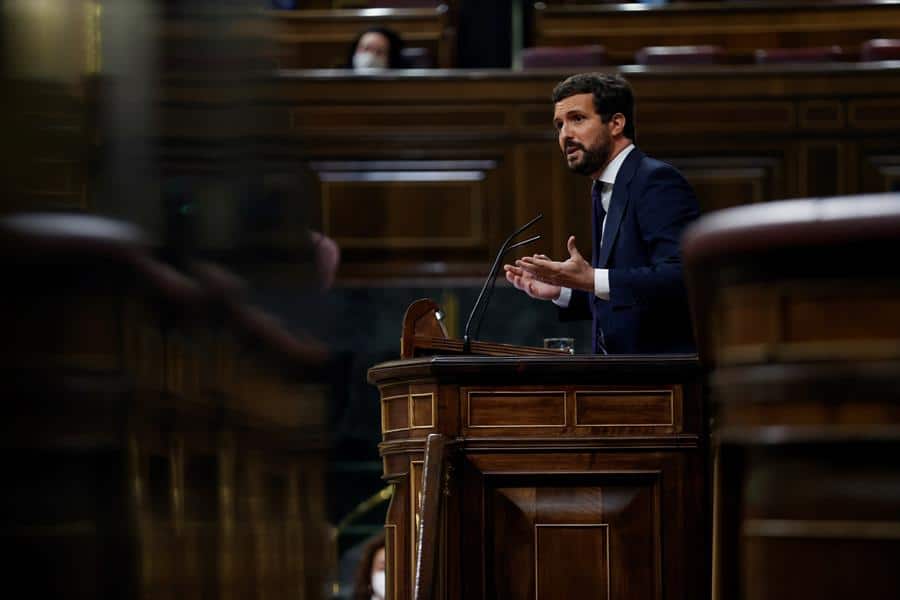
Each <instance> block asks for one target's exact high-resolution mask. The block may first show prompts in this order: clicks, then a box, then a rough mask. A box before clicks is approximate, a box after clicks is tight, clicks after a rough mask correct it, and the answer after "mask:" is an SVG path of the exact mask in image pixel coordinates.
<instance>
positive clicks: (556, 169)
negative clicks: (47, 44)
mask: <svg viewBox="0 0 900 600" xmlns="http://www.w3.org/2000/svg"><path fill="white" fill-rule="evenodd" d="M620 71H621V72H622V74H623V75H625V76H626V77H627V78H628V79H629V80H630V81H631V83H632V85H633V87H634V89H635V93H636V96H637V103H638V110H637V126H638V134H639V135H638V143H639V145H640V147H641V148H642V149H643V150H644V151H646V152H647V153H648V154H650V155H651V156H654V157H657V158H661V159H663V160H667V161H669V162H671V163H673V164H674V165H675V166H676V167H679V168H680V169H682V170H683V172H684V173H685V175H686V176H687V178H688V180H689V181H690V182H691V183H692V184H693V185H694V186H695V188H696V191H697V193H698V197H699V199H700V201H701V205H702V208H703V210H704V211H710V210H714V209H719V208H726V207H729V206H734V205H738V204H744V203H751V202H760V201H769V200H774V199H779V198H790V197H800V196H806V195H810V194H833V193H858V192H862V191H867V190H883V189H885V187H886V186H889V185H893V183H892V182H893V181H895V179H894V175H892V173H893V171H892V169H893V164H894V163H893V162H891V160H890V159H885V158H883V157H887V156H892V155H894V154H897V153H898V149H897V147H896V144H894V143H893V142H892V140H893V139H894V138H896V136H897V133H898V131H900V121H898V120H897V117H896V115H897V114H900V105H898V102H900V100H898V98H900V83H898V82H900V77H897V70H896V68H894V67H892V66H890V64H889V63H880V64H877V65H873V64H846V63H845V64H838V65H806V66H802V67H801V66H794V67H791V68H787V67H782V66H770V65H764V66H755V65H739V66H730V67H723V68H716V67H703V68H699V67H698V68H684V69H672V68H663V67H658V68H654V67H640V68H638V67H622V68H621V69H620ZM565 75H567V73H566V72H558V73H556V72H549V73H512V72H509V73H494V72H492V73H481V72H463V71H449V72H440V73H438V72H432V73H429V74H417V75H415V76H413V75H412V74H406V75H392V76H390V77H387V76H386V77H383V78H382V77H379V78H363V77H356V76H341V75H337V74H323V73H318V72H316V73H314V72H303V73H282V74H280V75H279V76H278V77H276V78H273V79H272V80H271V81H267V82H264V83H260V86H259V93H260V94H261V97H260V100H259V102H258V104H259V105H260V106H261V107H263V108H266V109H269V108H271V109H272V110H273V111H275V112H279V111H281V112H284V113H288V112H289V113H290V114H292V119H293V126H292V127H291V128H290V129H288V130H282V131H281V132H280V133H279V134H278V135H279V137H280V138H281V139H284V140H292V141H296V142H298V144H297V145H298V147H302V153H301V155H302V158H304V159H308V160H311V161H313V163H327V162H342V161H343V162H345V163H347V165H349V164H350V163H354V162H361V163H364V162H366V161H369V162H371V161H380V160H383V161H396V162H397V164H396V165H394V166H391V167H388V168H387V169H382V170H386V171H390V172H392V173H402V172H407V171H408V172H410V173H412V172H414V171H416V172H417V171H426V170H444V171H454V172H456V171H466V170H475V171H479V172H483V173H484V179H482V180H480V182H478V181H470V182H458V185H457V184H454V185H453V186H451V187H450V189H447V190H446V196H445V199H444V200H442V201H441V202H444V203H455V204H457V205H459V206H461V207H462V208H463V209H464V210H462V211H461V212H460V213H454V216H453V217H452V218H449V219H448V218H445V219H444V221H443V222H444V223H445V224H447V226H448V229H447V230H446V231H443V230H442V231H438V232H437V233H435V232H434V231H430V230H429V231H425V232H422V231H421V227H423V226H424V225H423V223H425V221H424V220H423V219H425V213H426V211H425V208H426V207H427V203H428V202H429V201H432V202H437V201H438V200H437V198H436V197H435V198H434V199H433V200H432V199H431V192H432V190H433V188H432V187H431V186H432V185H434V186H440V185H441V184H439V183H437V182H433V183H432V182H411V185H412V184H414V187H412V188H411V187H410V185H407V184H402V185H401V184H400V183H398V182H394V183H396V185H394V183H391V182H389V181H368V182H367V181H365V180H364V177H366V176H368V175H366V173H367V172H368V171H373V170H375V169H374V167H373V165H371V164H370V165H368V166H345V167H335V166H333V165H332V166H330V167H328V168H327V169H324V168H319V167H316V168H314V169H313V177H312V179H313V180H318V183H317V184H316V186H317V187H318V188H319V190H321V189H322V186H323V185H326V187H327V194H328V195H330V198H331V199H330V200H328V202H330V203H331V204H332V205H335V206H337V205H340V206H345V207H346V206H353V207H354V208H353V209H352V210H346V211H344V212H341V213H339V214H337V215H332V216H338V217H340V219H341V220H340V221H339V222H340V223H342V226H345V229H344V230H338V231H337V232H336V233H337V234H339V237H340V238H342V239H343V240H345V241H346V242H347V244H345V245H344V249H345V252H344V254H343V259H344V260H343V264H342V273H341V277H342V278H343V279H344V280H345V281H354V282H359V283H364V282H365V281H384V280H385V279H386V278H388V279H390V278H403V277H415V278H423V277H428V278H437V279H440V278H451V277H471V276H473V275H476V274H477V273H479V272H481V273H483V272H484V271H485V270H486V269H487V263H488V262H489V260H490V256H491V254H492V249H494V248H496V247H497V245H498V244H499V243H500V241H502V239H503V238H505V237H506V235H507V234H508V232H509V231H511V230H512V229H513V228H514V227H515V226H516V225H517V224H521V223H522V222H525V221H526V220H528V219H530V218H531V217H532V216H533V215H534V213H535V212H537V211H538V210H541V211H543V212H544V214H545V221H544V222H543V223H542V224H541V226H540V227H541V233H542V234H543V235H544V236H545V238H544V239H543V240H541V242H540V243H539V245H536V246H534V247H532V248H530V249H529V250H533V251H544V252H545V253H547V254H549V255H551V256H554V257H564V256H565V240H566V238H567V237H568V235H570V234H574V235H575V236H576V239H577V240H578V246H579V248H580V249H581V250H582V252H587V251H588V249H589V246H590V235H591V232H590V222H589V218H588V217H589V215H590V208H589V200H588V199H589V186H590V182H589V181H588V180H587V179H586V178H583V177H580V176H577V175H573V174H571V173H569V172H568V170H567V168H566V167H565V164H564V162H563V160H562V158H561V156H560V153H559V151H558V149H557V145H556V141H555V138H554V135H553V131H552V129H550V127H549V125H548V120H549V117H550V112H551V109H552V107H551V106H550V102H549V99H548V96H549V93H550V91H551V90H552V88H553V86H554V85H555V84H556V83H557V82H558V81H559V80H560V79H562V78H563V77H564V76H565ZM226 91H227V90H226ZM202 92H203V90H200V89H199V88H198V87H197V86H192V85H182V86H180V87H174V88H171V89H170V88H169V87H167V88H166V94H164V95H165V96H166V97H167V98H168V100H167V103H166V106H171V107H172V109H173V110H180V108H179V107H181V106H184V105H185V102H187V104H188V105H190V104H191V103H196V102H198V101H199V100H200V99H202V98H203V93H202ZM207 92H208V91H207ZM226 96H227V94H226ZM163 112H164V113H165V112H166V111H165V110H164V111H163ZM267 127H268V125H265V126H263V127H261V128H260V129H259V131H258V132H257V134H258V135H268V134H266V133H265V132H269V129H266V128H267ZM270 133H271V132H270ZM857 148H858V151H857ZM857 152H858V153H859V154H857ZM857 156H859V158H857ZM870 157H881V158H877V159H875V162H874V163H872V160H871V159H870ZM432 161H438V162H441V163H442V165H444V166H441V167H437V166H435V165H436V164H437V163H435V162H432ZM443 161H451V162H452V161H458V163H457V165H458V166H454V167H450V166H446V165H447V164H448V163H446V162H443ZM466 161H476V162H477V161H493V162H494V163H495V164H494V166H492V167H482V166H477V167H475V166H463V165H466V164H469V165H473V164H474V163H466ZM403 162H405V163H406V164H405V165H400V163H403ZM870 163H871V164H870ZM314 166H315V165H314ZM879 169H881V170H882V171H884V173H883V174H882V173H879ZM326 170H328V171H333V172H335V173H337V175H334V176H333V177H335V178H337V179H344V181H327V182H323V181H322V173H323V172H325V171H326ZM351 174H352V176H351ZM357 176H358V177H360V180H359V181H351V180H352V178H353V177H357ZM452 176H453V175H452V174H451V175H449V176H448V177H452ZM329 177H332V176H331V175H329ZM410 177H421V174H418V175H410ZM316 186H314V187H316ZM370 186H375V187H374V189H377V190H378V202H379V203H380V208H378V209H377V211H376V210H375V209H374V207H375V205H374V204H373V207H372V208H370V209H367V208H365V207H363V208H362V209H360V210H363V211H369V210H371V211H373V212H366V213H365V214H366V219H365V221H364V222H362V223H361V224H360V223H359V222H356V221H355V219H356V217H357V215H359V214H363V213H360V212H359V211H357V210H356V206H355V204H354V203H353V202H351V199H352V198H353V196H354V195H359V194H361V193H363V192H365V193H367V194H372V195H374V192H373V188H372V187H370ZM476 190H477V194H476ZM339 193H340V195H337V194H339ZM382 194H383V195H382ZM419 198H425V204H421V205H420V204H419V201H418V199H419ZM476 198H480V201H481V202H482V209H483V211H484V213H483V221H482V225H481V228H482V231H481V234H480V235H481V236H482V237H481V238H480V239H478V241H476V237H475V233H473V230H471V229H470V230H469V231H468V232H465V231H463V230H462V229H460V227H461V223H462V221H461V220H460V219H459V218H458V217H459V215H464V214H465V210H468V209H470V208H471V207H472V206H474V203H475V202H476ZM410 206H418V208H419V209H421V210H420V212H419V213H418V217H417V218H418V219H419V221H418V223H419V225H417V227H419V228H420V231H419V234H418V235H415V236H410V237H411V238H414V239H407V240H406V242H405V243H406V245H407V247H405V248H403V247H399V245H398V244H397V243H396V240H397V235H396V234H397V231H398V228H399V227H401V226H402V224H403V223H406V222H407V221H410V218H409V217H408V216H405V213H408V210H407V209H408V207H410ZM314 212H315V211H314ZM432 212H433V211H431V210H429V212H428V214H431V213H432ZM374 213H377V218H374V216H375V215H374ZM394 213H400V214H394ZM359 221H362V219H359ZM463 221H464V220H463ZM465 222H466V223H469V221H465ZM370 223H381V224H380V225H379V231H380V233H379V234H378V235H372V236H371V237H369V238H367V237H365V235H364V234H365V233H366V232H365V228H366V227H367V226H369V225H370ZM451 223H455V226H456V229H455V230H454V229H452V227H451V226H450V224H451ZM316 225H318V224H316ZM354 227H355V228H357V229H358V230H357V229H353V228H354ZM385 227H393V228H394V229H392V230H390V229H385ZM414 228H415V227H414ZM373 231H374V230H373ZM467 233H472V234H473V235H471V236H468V235H467ZM441 238H444V239H443V240H442V239H441ZM451 238H455V239H456V241H453V239H451ZM460 240H463V241H460ZM339 241H340V240H339ZM412 242H416V243H417V244H418V245H419V247H418V248H415V247H414V244H413V243H412ZM446 242H450V243H446ZM429 244H430V247H429ZM453 244H456V245H455V246H454V245H453ZM465 244H469V245H468V247H466V246H465ZM523 250H524V249H523Z"/></svg>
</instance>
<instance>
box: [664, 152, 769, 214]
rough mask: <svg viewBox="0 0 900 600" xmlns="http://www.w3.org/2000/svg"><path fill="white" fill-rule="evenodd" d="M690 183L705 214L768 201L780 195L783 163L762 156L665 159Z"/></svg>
mask: <svg viewBox="0 0 900 600" xmlns="http://www.w3.org/2000/svg"><path fill="white" fill-rule="evenodd" d="M663 160H666V161H667V162H671V163H672V164H673V165H674V166H675V167H677V168H678V169H679V170H680V171H681V172H682V174H684V176H685V178H686V179H687V180H688V181H689V182H690V184H691V186H692V187H693V188H694V192H696V194H697V199H698V200H699V202H700V210H701V212H703V213H706V212H710V211H712V210H719V209H722V208H729V207H731V206H739V205H742V204H752V203H755V202H767V201H770V200H773V199H774V198H778V197H779V196H780V195H781V194H779V193H778V191H777V190H779V189H780V188H781V185H780V179H781V173H782V172H783V171H784V169H783V167H782V161H780V160H778V159H777V158H769V157H763V156H742V157H735V156H728V157H716V156H698V157H691V158H680V157H677V158H666V157H663Z"/></svg>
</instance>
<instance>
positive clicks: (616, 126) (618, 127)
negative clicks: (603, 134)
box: [609, 113, 625, 137]
mask: <svg viewBox="0 0 900 600" xmlns="http://www.w3.org/2000/svg"><path fill="white" fill-rule="evenodd" d="M609 132H610V133H611V134H612V135H613V136H615V137H618V136H620V135H622V134H624V133H625V115H623V114H622V113H616V114H614V115H613V116H611V117H610V118H609Z"/></svg>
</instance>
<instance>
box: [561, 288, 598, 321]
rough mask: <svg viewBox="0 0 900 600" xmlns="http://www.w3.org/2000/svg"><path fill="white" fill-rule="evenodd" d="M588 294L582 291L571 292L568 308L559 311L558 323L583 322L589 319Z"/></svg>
mask: <svg viewBox="0 0 900 600" xmlns="http://www.w3.org/2000/svg"><path fill="white" fill-rule="evenodd" d="M590 301H591V298H590V294H588V293H587V292H585V291H583V290H572V298H571V299H570V300H569V306H567V307H565V308H560V309H559V320H560V321H583V320H586V319H590V318H591V306H590V304H589V302H590Z"/></svg>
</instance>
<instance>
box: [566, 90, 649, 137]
mask: <svg viewBox="0 0 900 600" xmlns="http://www.w3.org/2000/svg"><path fill="white" fill-rule="evenodd" d="M576 94H593V95H594V110H595V111H597V114H598V115H600V120H602V121H603V122H604V123H609V120H610V119H612V116H613V115H614V114H616V113H622V115H624V117H625V132H624V133H625V137H627V138H628V139H630V140H631V141H635V139H636V138H635V132H634V93H633V92H632V91H631V85H629V84H628V82H627V81H625V79H624V78H623V77H620V76H619V75H606V74H603V73H579V74H577V75H572V76H571V77H569V78H568V79H566V80H565V81H562V82H560V83H559V84H557V86H556V87H555V88H553V104H556V103H557V102H559V101H560V100H565V99H566V98H568V97H569V96H574V95H576Z"/></svg>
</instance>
